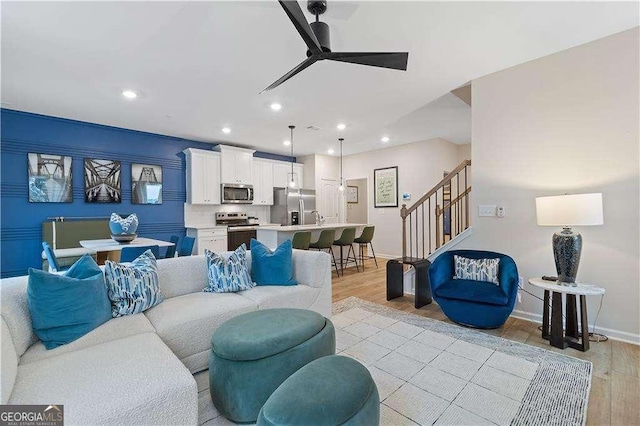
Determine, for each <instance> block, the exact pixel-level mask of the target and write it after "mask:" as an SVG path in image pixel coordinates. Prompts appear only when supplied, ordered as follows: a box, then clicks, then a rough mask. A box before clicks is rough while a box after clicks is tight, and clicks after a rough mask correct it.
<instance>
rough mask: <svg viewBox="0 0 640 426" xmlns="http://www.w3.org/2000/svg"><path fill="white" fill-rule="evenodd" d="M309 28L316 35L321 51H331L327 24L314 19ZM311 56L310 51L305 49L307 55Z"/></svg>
mask: <svg viewBox="0 0 640 426" xmlns="http://www.w3.org/2000/svg"><path fill="white" fill-rule="evenodd" d="M309 25H310V26H311V30H312V31H313V33H314V34H315V35H316V38H317V39H318V43H320V47H321V48H322V51H323V52H331V36H330V33H329V25H327V24H326V23H324V22H320V21H316V22H311V23H310V24H309ZM309 56H311V51H309V50H307V57H309Z"/></svg>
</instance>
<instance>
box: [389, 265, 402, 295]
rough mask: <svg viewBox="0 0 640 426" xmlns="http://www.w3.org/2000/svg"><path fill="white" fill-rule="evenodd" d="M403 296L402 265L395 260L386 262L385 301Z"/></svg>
mask: <svg viewBox="0 0 640 426" xmlns="http://www.w3.org/2000/svg"><path fill="white" fill-rule="evenodd" d="M403 295H404V274H403V268H402V263H401V262H399V261H397V260H390V261H388V262H387V300H391V299H395V298H396V297H402V296H403Z"/></svg>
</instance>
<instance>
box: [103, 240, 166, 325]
mask: <svg viewBox="0 0 640 426" xmlns="http://www.w3.org/2000/svg"><path fill="white" fill-rule="evenodd" d="M104 273H105V276H106V277H107V288H108V290H109V299H110V300H111V315H112V316H113V317H114V318H115V317H122V316H124V315H131V314H137V313H139V312H143V311H146V310H147V309H149V308H151V307H153V306H156V305H157V304H158V303H160V302H162V301H163V300H164V297H163V296H162V291H160V284H159V282H158V264H157V263H156V258H155V256H154V255H153V252H152V251H151V250H147V251H145V252H144V253H142V254H141V255H140V256H138V257H137V258H136V259H134V261H133V262H131V263H130V264H129V265H123V264H121V263H116V262H111V261H110V260H107V261H106V262H105V265H104Z"/></svg>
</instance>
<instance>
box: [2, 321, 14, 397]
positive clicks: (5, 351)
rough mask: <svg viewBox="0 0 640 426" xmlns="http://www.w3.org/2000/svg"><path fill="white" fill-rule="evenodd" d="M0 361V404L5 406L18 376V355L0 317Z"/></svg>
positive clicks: (7, 329)
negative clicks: (0, 369) (0, 362)
mask: <svg viewBox="0 0 640 426" xmlns="http://www.w3.org/2000/svg"><path fill="white" fill-rule="evenodd" d="M0 360H2V371H0V373H1V375H0V404H6V403H7V401H9V396H11V390H12V389H13V385H14V383H15V381H16V375H17V374H18V355H17V354H16V347H15V346H14V345H13V340H12V339H11V333H10V332H9V327H8V326H7V323H6V322H5V320H4V318H2V317H0Z"/></svg>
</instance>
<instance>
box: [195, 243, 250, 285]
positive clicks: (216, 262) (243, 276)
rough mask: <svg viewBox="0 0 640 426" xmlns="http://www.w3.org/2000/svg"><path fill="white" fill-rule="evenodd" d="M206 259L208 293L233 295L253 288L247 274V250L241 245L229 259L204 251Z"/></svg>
mask: <svg viewBox="0 0 640 426" xmlns="http://www.w3.org/2000/svg"><path fill="white" fill-rule="evenodd" d="M204 255H205V257H206V259H207V279H208V283H207V286H206V287H205V288H204V289H203V291H206V292H209V293H235V292H238V291H241V290H249V289H250V288H252V287H254V286H255V283H254V282H253V281H252V280H251V275H250V274H249V267H248V262H247V248H246V246H245V245H244V243H242V245H240V247H238V248H237V249H235V251H234V252H232V253H231V254H230V255H229V257H226V258H225V257H223V256H221V255H219V254H217V253H214V252H212V251H211V250H208V249H205V251H204Z"/></svg>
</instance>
